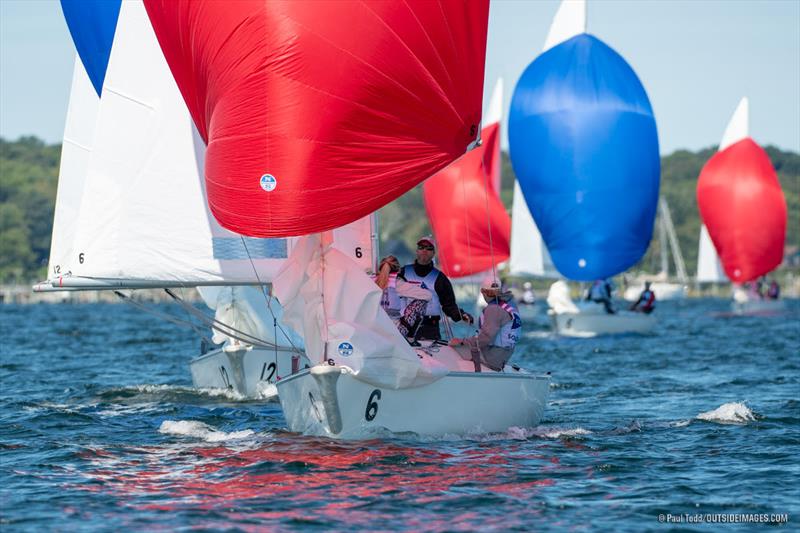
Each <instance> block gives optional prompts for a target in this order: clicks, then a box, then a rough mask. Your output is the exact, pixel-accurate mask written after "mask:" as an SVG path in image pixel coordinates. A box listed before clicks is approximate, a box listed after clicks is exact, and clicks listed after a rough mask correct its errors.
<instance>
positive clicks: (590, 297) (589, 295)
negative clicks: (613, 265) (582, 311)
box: [586, 279, 616, 315]
mask: <svg viewBox="0 0 800 533" xmlns="http://www.w3.org/2000/svg"><path fill="white" fill-rule="evenodd" d="M612 291H613V289H612V287H611V281H610V280H608V279H598V280H595V282H594V283H592V286H591V287H589V290H588V291H587V292H586V300H587V301H590V302H594V303H598V304H603V307H605V309H606V313H608V314H610V315H613V314H614V313H616V311H615V310H614V306H613V305H612V303H611V292H612Z"/></svg>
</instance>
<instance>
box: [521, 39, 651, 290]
mask: <svg viewBox="0 0 800 533" xmlns="http://www.w3.org/2000/svg"><path fill="white" fill-rule="evenodd" d="M508 130H509V133H508V135H509V145H510V152H511V153H510V155H511V163H512V165H513V167H514V172H515V173H516V176H517V180H518V181H519V184H520V188H521V189H522V192H523V195H524V197H525V201H526V203H527V204H528V208H529V209H530V212H531V214H532V215H533V218H534V220H535V221H536V225H537V226H538V227H539V231H540V232H541V234H542V238H543V239H544V241H545V243H546V244H547V249H548V250H549V251H550V255H551V258H552V260H553V263H554V264H555V266H556V268H557V269H558V271H559V272H561V274H563V275H564V276H566V277H567V278H569V279H574V280H581V281H588V280H592V279H599V278H605V277H608V276H612V275H615V274H618V273H620V272H622V271H624V270H626V269H628V268H630V267H631V266H633V265H634V264H635V263H636V262H637V261H639V259H641V257H642V256H643V255H644V253H645V252H646V251H647V247H648V245H649V243H650V239H651V237H652V234H653V223H654V221H655V214H656V205H657V203H658V188H659V178H660V159H659V155H658V134H657V131H656V122H655V118H654V117H653V111H652V108H651V106H650V101H649V100H648V98H647V93H646V92H645V90H644V87H643V86H642V84H641V82H640V81H639V78H638V77H637V76H636V73H635V72H634V71H633V69H631V67H630V66H629V65H628V64H627V63H626V62H625V60H624V59H623V58H622V57H621V56H620V55H619V54H617V53H616V52H615V51H614V50H613V49H612V48H610V47H609V46H608V45H606V44H605V43H603V42H602V41H600V40H599V39H597V38H596V37H594V36H591V35H588V34H585V33H584V34H580V35H577V36H575V37H573V38H571V39H569V40H568V41H565V42H563V43H561V44H559V45H558V46H556V47H554V48H551V49H550V50H548V51H546V52H544V53H543V54H542V55H540V56H539V57H538V58H537V59H536V60H535V61H534V62H533V63H531V64H530V65H529V66H528V68H527V69H526V70H525V72H524V73H523V74H522V77H521V78H520V80H519V82H518V83H517V86H516V88H515V89H514V95H513V98H512V101H511V112H510V116H509V125H508Z"/></svg>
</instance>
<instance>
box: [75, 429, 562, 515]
mask: <svg viewBox="0 0 800 533" xmlns="http://www.w3.org/2000/svg"><path fill="white" fill-rule="evenodd" d="M470 445H475V443H471V444H470ZM422 446H424V445H422ZM479 446H480V447H479V448H473V449H468V450H455V451H453V452H449V453H448V452H443V451H437V450H431V449H426V448H424V447H407V446H401V445H398V444H394V443H386V442H383V441H369V442H360V443H331V442H330V441H320V440H313V439H297V440H287V441H278V442H272V443H269V444H264V445H261V446H259V447H257V448H245V449H237V448H235V447H233V445H231V446H218V445H215V446H205V445H199V446H197V445H194V446H186V445H183V444H177V445H167V446H155V447H148V448H130V449H125V450H123V451H122V452H121V455H119V456H115V455H114V454H112V453H110V452H109V451H108V450H99V449H93V450H90V451H87V452H86V453H84V454H82V458H83V459H85V460H87V461H88V462H90V463H91V464H92V466H93V468H92V469H90V470H89V471H86V472H84V475H85V476H86V477H87V478H89V479H90V480H91V481H92V483H91V484H87V485H81V486H80V488H82V489H84V490H89V491H103V492H105V493H112V494H115V495H117V496H119V497H120V499H122V500H124V502H125V505H127V506H131V507H134V508H136V509H139V510H151V511H176V510H186V509H195V510H211V509H214V510H217V511H220V510H225V512H226V513H227V514H228V515H229V518H230V519H231V520H233V521H239V520H245V519H246V520H248V521H252V520H254V519H255V520H263V521H265V522H270V521H284V520H291V519H304V520H305V519H309V517H314V518H315V519H317V520H321V521H326V520H334V521H341V522H343V523H346V524H348V525H351V526H354V527H358V526H362V527H374V525H375V524H376V523H378V524H379V523H381V521H382V520H385V521H391V520H397V518H398V516H397V510H396V509H394V510H387V511H383V510H381V509H377V508H376V506H377V507H381V506H383V505H386V506H388V507H391V506H392V504H393V503H396V502H403V503H404V504H408V505H412V506H414V507H416V508H419V509H420V510H419V512H418V513H417V514H419V515H420V517H424V516H427V518H425V519H421V521H420V523H419V524H418V526H419V528H421V529H431V528H433V529H437V528H446V529H465V528H466V529H470V527H469V526H470V525H471V526H472V528H474V527H475V520H480V523H481V524H482V526H484V527H489V524H487V523H486V517H485V516H483V515H482V516H481V518H478V517H476V516H473V517H472V519H470V518H469V514H470V513H469V512H466V513H465V512H459V513H457V514H458V518H457V519H454V518H453V514H452V513H447V518H446V519H445V518H443V517H442V516H441V513H440V516H436V515H435V513H434V512H427V511H426V507H424V506H430V505H433V506H434V507H435V506H437V505H446V506H452V505H456V506H457V505H458V504H459V502H461V501H463V500H464V499H469V498H473V499H480V498H485V496H482V495H485V494H486V493H487V492H489V493H494V494H497V495H499V496H501V497H512V498H521V499H524V500H526V501H530V500H531V498H532V497H533V496H535V494H536V493H537V492H538V491H540V490H544V489H547V488H548V487H552V486H553V485H554V484H555V481H554V479H553V478H552V477H548V474H547V473H546V472H549V473H552V471H553V470H554V469H558V468H560V464H559V460H558V458H557V457H550V456H546V455H541V454H532V453H530V452H528V451H526V450H524V449H521V448H520V446H519V445H517V444H511V445H509V444H508V443H507V442H505V443H503V444H494V443H481V444H479ZM521 465H526V471H527V474H526V476H524V479H519V477H520V476H519V475H518V471H519V468H520V466H521ZM531 472H534V473H535V472H540V473H541V478H539V479H533V480H531V476H532V474H531ZM533 475H535V474H533ZM98 481H100V482H101V483H97V482H98ZM153 496H160V498H156V501H153ZM144 500H146V501H144ZM277 504H279V507H278V508H275V509H270V507H271V506H276V505H277ZM367 504H369V508H368V509H362V507H364V506H366V505H367ZM476 505H477V504H476ZM419 506H423V507H419ZM243 507H244V508H248V507H253V509H252V510H248V511H243V510H242V508H243ZM534 512H536V511H534V510H531V513H534ZM428 515H430V516H428ZM528 516H530V513H529V514H528ZM406 518H407V517H406ZM509 519H510V517H508V516H506V517H504V519H503V521H502V522H498V525H500V524H502V525H503V526H504V527H513V519H512V520H511V522H509ZM409 520H410V519H409ZM454 520H455V521H454ZM471 520H472V521H471ZM412 522H413V520H412ZM240 526H243V525H242V524H240ZM407 526H408V527H416V526H414V524H413V523H408V524H407ZM244 529H246V527H245V528H244Z"/></svg>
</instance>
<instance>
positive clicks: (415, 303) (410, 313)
mask: <svg viewBox="0 0 800 533" xmlns="http://www.w3.org/2000/svg"><path fill="white" fill-rule="evenodd" d="M399 272H400V261H398V260H397V258H396V257H395V256H393V255H388V256H386V257H384V258H383V259H381V262H380V265H379V266H378V274H377V275H376V276H375V284H376V285H378V287H379V288H380V289H381V290H382V291H383V294H381V307H383V310H384V311H386V314H387V315H389V318H391V319H392V322H394V324H395V326H397V329H398V330H399V331H400V333H402V334H403V336H405V337H408V336H410V335H411V336H413V334H414V331H415V328H416V326H417V324H418V323H419V322H421V320H422V317H423V316H425V310H426V309H427V307H428V302H429V301H430V300H431V297H432V295H431V291H429V290H426V289H423V288H422V287H420V286H419V285H415V284H413V283H408V282H407V281H405V280H403V279H398V278H397V274H398V273H399Z"/></svg>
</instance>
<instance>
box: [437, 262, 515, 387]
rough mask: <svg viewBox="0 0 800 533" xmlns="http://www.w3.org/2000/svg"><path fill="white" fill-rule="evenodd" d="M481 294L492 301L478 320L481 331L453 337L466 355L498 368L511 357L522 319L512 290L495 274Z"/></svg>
mask: <svg viewBox="0 0 800 533" xmlns="http://www.w3.org/2000/svg"><path fill="white" fill-rule="evenodd" d="M481 294H482V295H483V298H484V300H486V303H487V304H488V305H487V306H486V307H485V308H484V309H483V313H481V317H480V319H479V320H478V325H479V331H478V334H477V335H475V336H474V337H468V338H465V339H458V338H455V339H453V340H451V341H450V345H451V346H453V347H454V348H455V349H456V351H457V352H458V354H459V355H460V356H461V358H462V359H467V360H472V361H474V362H475V370H476V371H480V366H479V364H478V363H479V362H480V363H482V364H484V365H486V366H488V367H489V368H491V369H492V370H497V371H498V372H499V371H501V370H503V367H504V366H505V364H506V363H507V362H508V361H509V359H511V355H512V354H513V353H514V347H515V346H516V345H517V341H518V340H519V337H520V333H521V331H522V319H521V318H520V316H519V311H518V310H517V306H516V305H515V304H514V299H513V297H512V295H511V291H507V290H505V289H504V288H503V286H502V284H501V283H500V281H499V280H497V279H496V278H495V277H494V276H488V277H487V278H486V279H484V281H483V283H481Z"/></svg>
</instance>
